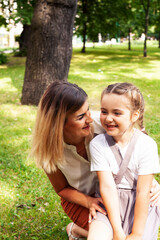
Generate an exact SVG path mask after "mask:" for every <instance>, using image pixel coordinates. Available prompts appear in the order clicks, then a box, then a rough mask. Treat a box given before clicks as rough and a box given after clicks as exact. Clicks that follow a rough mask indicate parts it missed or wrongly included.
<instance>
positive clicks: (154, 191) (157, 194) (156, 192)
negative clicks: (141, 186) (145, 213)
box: [150, 179, 160, 208]
mask: <svg viewBox="0 0 160 240" xmlns="http://www.w3.org/2000/svg"><path fill="white" fill-rule="evenodd" d="M150 204H151V206H153V205H155V206H158V207H159V208H160V185H159V184H158V182H157V181H156V180H155V179H153V182H152V188H151V193H150Z"/></svg>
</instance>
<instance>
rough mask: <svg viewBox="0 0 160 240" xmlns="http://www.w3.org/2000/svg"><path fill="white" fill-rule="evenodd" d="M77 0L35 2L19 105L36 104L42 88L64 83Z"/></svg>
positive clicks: (41, 0)
mask: <svg viewBox="0 0 160 240" xmlns="http://www.w3.org/2000/svg"><path fill="white" fill-rule="evenodd" d="M76 5H77V0H76V1H75V0H38V1H37V4H36V6H35V10H34V15H33V19H32V23H31V36H30V42H29V46H28V52H27V61H26V71H25V77H24V85H23V91H22V99H21V102H22V104H33V105H38V103H39V100H40V98H41V96H42V94H43V92H44V90H45V89H46V87H47V86H48V85H49V84H51V83H52V82H54V81H55V80H58V81H67V77H68V72H69V66H70V60H71V56H72V35H73V23H74V18H75V13H76Z"/></svg>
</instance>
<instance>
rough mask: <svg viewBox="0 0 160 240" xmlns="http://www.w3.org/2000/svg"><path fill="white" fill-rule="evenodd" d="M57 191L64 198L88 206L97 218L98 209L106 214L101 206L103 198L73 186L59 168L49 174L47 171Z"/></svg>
mask: <svg viewBox="0 0 160 240" xmlns="http://www.w3.org/2000/svg"><path fill="white" fill-rule="evenodd" d="M46 174H47V176H48V178H49V180H50V182H51V184H52V186H53V188H54V190H55V192H56V193H57V194H58V195H59V196H60V197H62V198H63V199H65V200H67V201H69V202H72V203H76V204H79V205H81V206H83V207H86V208H88V209H89V210H90V213H91V215H92V217H94V218H96V210H97V211H99V212H101V213H103V214H106V212H105V211H104V210H103V209H102V208H101V207H100V206H99V203H100V202H102V199H101V198H94V197H90V196H88V195H86V194H84V193H82V192H80V191H78V190H76V189H74V188H72V187H71V186H70V185H69V184H68V182H67V180H66V178H65V176H64V175H63V173H62V172H61V171H60V170H59V169H57V171H56V172H54V173H51V174H48V173H46ZM86 184H87V183H86Z"/></svg>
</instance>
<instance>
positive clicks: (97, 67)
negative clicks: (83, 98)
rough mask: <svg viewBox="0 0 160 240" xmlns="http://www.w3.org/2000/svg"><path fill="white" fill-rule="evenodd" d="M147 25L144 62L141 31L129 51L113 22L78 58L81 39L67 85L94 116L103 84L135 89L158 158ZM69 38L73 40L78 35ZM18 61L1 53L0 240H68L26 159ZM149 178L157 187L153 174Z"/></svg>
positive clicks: (42, 178) (158, 66)
mask: <svg viewBox="0 0 160 240" xmlns="http://www.w3.org/2000/svg"><path fill="white" fill-rule="evenodd" d="M6 2H7V1H6ZM18 2H19V1H17V3H18ZM20 2H21V3H22V2H23V1H20ZM100 2H101V1H100ZM122 2H123V1H122ZM126 2H127V1H125V3H126ZM129 2H130V1H129ZM146 2H147V0H146ZM151 2H154V3H155V2H156V1H151ZM158 6H159V5H158ZM152 10H153V8H152ZM151 12H152V13H153V11H151ZM158 13H159V12H158ZM79 14H80V13H79ZM82 17H83V14H82ZM112 17H113V16H112ZM117 17H118V16H117ZM117 17H116V19H117ZM108 19H109V17H108ZM112 20H113V18H112ZM152 20H153V19H152ZM90 21H91V20H90ZM101 21H102V20H101ZM152 22H153V24H152V25H151V26H150V29H149V33H150V36H149V37H147V56H146V57H144V40H145V39H143V38H141V36H143V33H144V32H143V30H144V28H143V26H141V28H140V29H141V30H137V29H135V30H133V29H132V30H133V32H132V34H133V35H132V38H131V39H130V40H131V42H130V43H131V46H130V47H131V48H130V49H129V41H128V40H129V37H128V35H127V33H126V32H125V31H124V32H123V31H121V37H120V35H119V36H118V35H117V33H118V34H120V32H119V30H118V32H117V27H118V29H119V28H120V26H121V25H122V23H121V25H120V24H119V25H118V24H117V21H115V22H114V26H115V28H114V27H113V25H112V27H111V26H110V28H111V29H112V30H114V31H113V32H112V33H110V35H108V33H107V32H106V35H105V37H104V36H103V34H101V35H99V31H97V32H96V36H97V37H96V41H91V37H90V39H89V38H88V40H87V41H86V42H85V53H84V52H83V53H82V50H83V51H84V42H83V36H82V35H81V41H80V42H79V40H78V42H74V41H73V43H74V47H73V53H72V58H71V63H70V68H69V74H68V81H69V82H72V83H76V84H78V85H79V86H80V87H82V88H83V89H84V90H85V91H86V92H87V93H88V96H89V104H90V109H93V110H99V107H100V101H99V100H100V95H101V92H102V90H103V89H104V88H105V87H106V86H107V85H108V84H110V83H115V82H124V81H127V82H131V83H133V84H135V85H136V86H137V87H139V89H140V90H141V92H142V93H143V95H144V99H145V109H146V110H145V127H146V131H147V132H148V134H149V135H150V136H151V137H152V138H153V139H154V140H155V141H156V142H157V145H158V151H159V154H160V131H159V130H160V110H159V106H160V82H159V76H160V48H159V39H158V30H157V31H156V26H158V25H156V24H157V22H155V21H152ZM134 25H135V24H134ZM122 26H124V25H122ZM153 26H154V27H153ZM99 27H100V26H99ZM74 30H75V29H74ZM122 33H123V34H122ZM88 35H89V33H88ZM75 36H77V37H76V38H77V39H79V35H78V34H77V35H75ZM17 39H18V38H17ZM111 39H112V41H111ZM113 39H114V40H113ZM77 43H78V45H77ZM23 55H25V51H24V49H20V48H19V49H18V48H17V47H14V48H10V47H9V48H8V47H7V46H5V47H4V46H3V47H1V54H0V60H1V63H3V64H1V65H0V239H2V240H3V239H4V240H14V239H17V240H19V239H23V240H30V239H33V240H36V239H37V240H38V239H40V240H43V239H46V240H47V239H48V240H50V239H54V240H60V239H61V240H63V239H68V238H67V234H66V232H65V227H66V225H67V224H68V223H69V222H70V220H69V218H68V217H67V216H66V215H65V214H64V212H63V211H62V208H61V206H60V199H59V197H58V196H57V195H56V194H55V192H54V190H53V188H52V186H51V184H50V183H49V181H48V178H47V177H46V175H45V174H44V172H43V171H42V170H41V169H38V168H37V167H36V166H35V163H34V161H33V159H30V158H29V157H28V154H29V151H30V147H31V135H32V130H33V127H34V122H35V117H36V111H37V106H35V105H34V104H33V105H31V104H29V105H27V104H25V105H24V104H22V103H21V98H22V88H23V82H24V75H25V70H26V68H25V63H26V56H23ZM37 87H38V86H37ZM155 177H156V179H157V181H159V182H160V176H159V174H157V175H156V176H155ZM158 239H160V237H159V238H158Z"/></svg>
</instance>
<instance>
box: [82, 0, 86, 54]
mask: <svg viewBox="0 0 160 240" xmlns="http://www.w3.org/2000/svg"><path fill="white" fill-rule="evenodd" d="M82 11H83V16H84V17H83V33H82V35H83V47H82V51H81V52H82V53H85V52H86V35H87V0H82Z"/></svg>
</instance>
